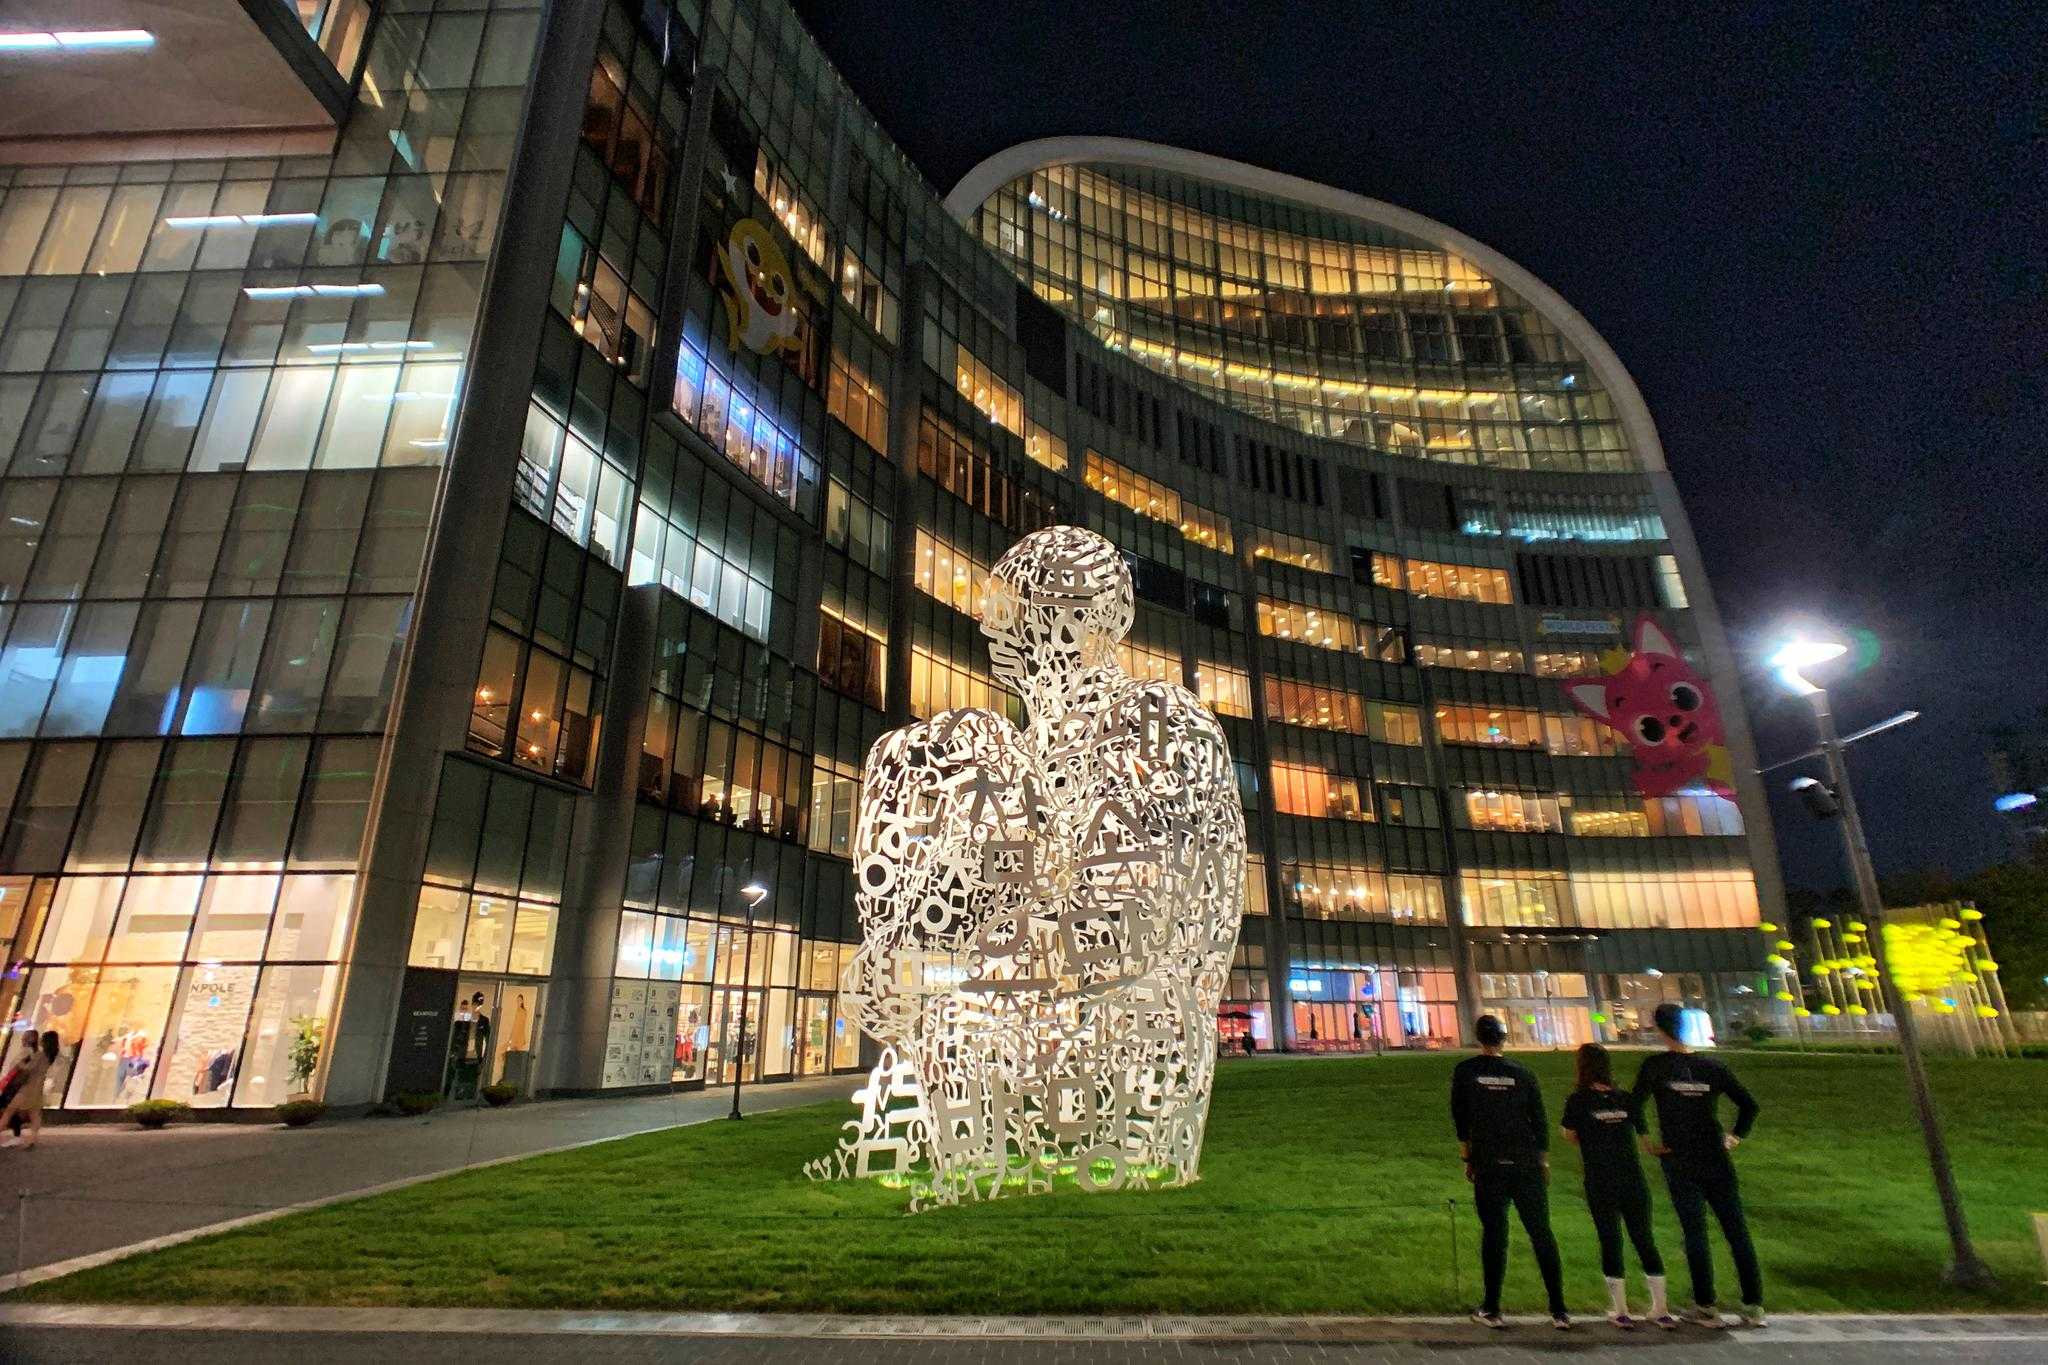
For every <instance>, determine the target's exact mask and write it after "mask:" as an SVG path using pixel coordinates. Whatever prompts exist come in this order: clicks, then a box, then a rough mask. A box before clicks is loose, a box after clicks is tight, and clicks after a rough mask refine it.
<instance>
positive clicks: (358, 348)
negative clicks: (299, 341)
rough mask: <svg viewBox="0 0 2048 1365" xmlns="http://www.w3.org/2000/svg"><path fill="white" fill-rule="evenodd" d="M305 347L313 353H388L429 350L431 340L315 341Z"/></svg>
mask: <svg viewBox="0 0 2048 1365" xmlns="http://www.w3.org/2000/svg"><path fill="white" fill-rule="evenodd" d="M306 349H307V350H308V351H311V352H312V353H313V354H314V355H389V354H391V353H393V352H398V351H431V350H433V349H434V343H433V342H431V341H316V342H314V343H312V344H311V345H309V346H307V347H306Z"/></svg>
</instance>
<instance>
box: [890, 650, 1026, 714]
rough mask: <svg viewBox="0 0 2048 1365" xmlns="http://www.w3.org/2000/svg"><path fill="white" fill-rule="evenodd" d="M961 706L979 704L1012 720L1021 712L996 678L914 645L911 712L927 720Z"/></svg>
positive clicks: (1019, 703) (1011, 694)
mask: <svg viewBox="0 0 2048 1365" xmlns="http://www.w3.org/2000/svg"><path fill="white" fill-rule="evenodd" d="M961 706H978V707H981V708H982V709H984V710H988V711H995V712H998V713H999V714H1002V715H1006V716H1008V717H1010V718H1011V719H1012V720H1015V719H1017V718H1018V717H1019V716H1020V715H1021V714H1022V712H1023V707H1022V703H1021V702H1019V701H1018V699H1017V697H1016V695H1015V694H1014V693H1011V692H1009V691H1007V690H1005V689H1004V688H1002V687H999V686H997V684H996V681H995V679H993V678H991V677H990V676H989V675H987V674H986V673H982V672H980V671H978V670H976V669H971V668H966V667H963V666H961V665H959V664H956V663H953V662H952V661H951V660H948V659H942V658H940V657H939V656H938V655H936V654H934V653H932V652H931V651H930V650H928V649H926V648H925V647H924V646H923V645H917V646H915V647H913V648H912V650H911V651H910V713H911V714H912V715H913V716H916V717H917V718H918V719H919V720H930V719H931V718H932V717H933V716H936V715H938V714H939V713H940V712H941V711H950V710H953V709H954V708H956V707H961Z"/></svg>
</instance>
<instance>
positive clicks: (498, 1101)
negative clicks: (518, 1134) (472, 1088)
mask: <svg viewBox="0 0 2048 1365" xmlns="http://www.w3.org/2000/svg"><path fill="white" fill-rule="evenodd" d="M477 1093H478V1094H480V1095H482V1096H483V1097H484V1103H486V1104H488V1105H490V1106H491V1108H493V1109H502V1108H504V1107H505V1106H506V1105H508V1104H510V1103H512V1101H514V1100H516V1099H518V1098H519V1087H518V1086H516V1085H507V1084H505V1083H504V1082H503V1081H499V1082H498V1083H497V1084H496V1085H487V1086H485V1087H484V1088H483V1089H482V1090H480V1091H478V1092H477Z"/></svg>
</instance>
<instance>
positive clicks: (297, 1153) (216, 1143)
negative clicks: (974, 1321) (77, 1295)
mask: <svg viewBox="0 0 2048 1365" xmlns="http://www.w3.org/2000/svg"><path fill="white" fill-rule="evenodd" d="M859 1084H860V1078H859V1077H854V1076H837V1077H827V1078H821V1079H818V1080H810V1081H795V1082H791V1083H788V1084H783V1085H761V1086H748V1087H747V1088H746V1089H745V1090H744V1091H743V1092H742V1100H741V1103H742V1107H743V1108H744V1109H745V1110H746V1111H747V1112H764V1111H767V1110H772V1109H787V1108H791V1107H793V1106H796V1105H802V1104H813V1103H816V1102H818V1101H820V1100H830V1099H844V1098H846V1097H847V1096H849V1095H851V1094H852V1093H853V1090H854V1088H855V1087H856V1086H857V1085H859ZM731 1106H732V1092H731V1091H729V1090H719V1091H697V1092H693V1093H690V1094H682V1095H652V1096H644V1097H635V1098H630V1099H592V1100H547V1101H541V1102H538V1103H533V1104H515V1105H510V1106H508V1107H506V1108H504V1109H489V1108H474V1109H472V1108H463V1109H451V1110H436V1111H435V1112H433V1113H431V1114H429V1115H427V1116H425V1117H424V1118H410V1119H408V1118H384V1119H347V1120H327V1121H322V1122H320V1123H316V1124H314V1125H313V1126H311V1127H310V1128H299V1129H287V1128H283V1127H281V1126H278V1125H275V1124H262V1125H246V1124H186V1125H181V1126H177V1127H172V1128H169V1129H166V1130H164V1131H162V1132H156V1133H148V1132H143V1131H142V1130H141V1129H138V1128H131V1127H126V1126H122V1127H112V1126H101V1125H98V1124H77V1125H65V1126H58V1125H54V1124H53V1125H47V1126H45V1127H44V1129H43V1136H42V1141H41V1142H40V1143H38V1144H37V1145H36V1147H35V1149H34V1150H32V1151H19V1150H15V1151H0V1220H4V1221H0V1268H4V1270H5V1271H7V1272H11V1273H8V1274H0V1291H4V1290H5V1289H8V1288H12V1287H14V1286H15V1285H16V1284H17V1283H19V1282H20V1281H19V1279H18V1278H17V1277H18V1276H20V1275H21V1274H22V1272H24V1271H27V1272H30V1278H34V1279H40V1278H46V1277H47V1275H48V1274H49V1272H50V1271H51V1270H53V1269H55V1268H56V1267H57V1266H58V1265H61V1264H65V1263H68V1262H71V1261H75V1260H77V1259H79V1258H81V1257H87V1256H91V1255H93V1254H95V1253H104V1252H108V1251H111V1250H113V1249H116V1248H122V1247H129V1246H135V1245H137V1244H141V1243H148V1242H151V1241H153V1240H156V1239H160V1238H164V1237H167V1236H174V1235H176V1234H180V1233H189V1232H190V1231H191V1230H193V1229H195V1228H204V1227H208V1226H211V1225H214V1224H218V1223H222V1222H225V1221H228V1220H232V1219H242V1218H248V1217H251V1216H261V1215H265V1214H269V1213H272V1212H275V1211H277V1210H280V1209H286V1208H294V1207H297V1206H301V1205H304V1204H308V1203H313V1202H318V1201H329V1202H331V1201H334V1200H336V1199H339V1198H346V1197H349V1196H352V1195H357V1194H361V1193H366V1192H370V1191H374V1190H376V1189H379V1188H383V1187H387V1186H391V1185H393V1184H399V1183H407V1182H410V1181H414V1180H419V1179H423V1178H429V1177H432V1176H435V1175H445V1174H447V1173H449V1172H452V1171H458V1170H462V1169H464V1168H466V1167H470V1166H476V1165H480V1164H484V1163H487V1162H494V1161H503V1160H508V1159H513V1158H517V1157H523V1156H535V1155H538V1154H539V1153H542V1152H548V1151H556V1150H559V1149H561V1148H564V1147H575V1146H580V1145H584V1144H587V1143H591V1142H602V1141H606V1140H608V1139H611V1138H619V1137H628V1136H631V1135H632V1134H635V1133H646V1132H653V1131H656V1130H658V1129H662V1128H672V1127H675V1126H677V1125H679V1124H685V1123H699V1122H703V1121H705V1120H708V1119H718V1118H722V1117H723V1116H724V1115H725V1114H726V1113H727V1112H728V1111H729V1110H730V1109H731ZM24 1193H26V1194H27V1195H28V1199H27V1200H26V1217H25V1218H24V1217H23V1216H22V1213H23V1209H24V1201H23V1199H22V1197H21V1196H22V1195H23V1194H24ZM39 1268H41V1269H40V1270H39ZM69 1268H78V1267H69Z"/></svg>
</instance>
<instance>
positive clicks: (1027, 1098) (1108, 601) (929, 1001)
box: [805, 526, 1244, 1211]
mask: <svg viewBox="0 0 2048 1365" xmlns="http://www.w3.org/2000/svg"><path fill="white" fill-rule="evenodd" d="M1132 615H1133V605H1132V593H1131V576H1130V571H1129V569H1128V568H1126V567H1125V565H1124V562H1123V559H1122V557H1121V556H1119V555H1118V553H1117V551H1116V548H1115V547H1114V546H1113V545H1111V544H1110V543H1109V542H1108V541H1107V540H1105V539H1103V538H1102V537H1101V536H1099V535H1096V534H1095V533H1094V532H1092V531H1085V530H1081V529H1079V528H1077V527H1072V526H1055V527H1052V528H1050V529H1048V530H1044V531H1039V532H1037V533H1035V534H1033V535H1030V536H1027V537H1025V538H1024V539H1023V540H1021V541H1019V542H1018V543H1017V544H1016V545H1015V546H1013V547H1012V548H1011V549H1010V551H1009V553H1008V554H1005V555H1004V556H1003V557H1002V558H1001V560H999V561H998V562H997V564H996V566H995V569H994V571H993V573H992V574H991V576H990V580H989V585H988V595H987V601H986V604H985V606H984V608H983V613H982V623H981V625H982V632H983V634H985V635H986V636H987V637H988V645H989V661H990V663H991V664H992V665H993V667H994V671H995V674H996V677H997V678H998V679H999V680H1000V681H1001V682H1002V683H1003V684H1004V685H1005V686H1007V687H1009V688H1012V689H1014V690H1015V691H1016V692H1018V693H1020V694H1021V695H1022V697H1023V701H1024V709H1025V711H1026V713H1027V717H1028V719H1027V723H1026V725H1025V727H1024V728H1023V729H1022V730H1019V729H1018V728H1017V727H1016V726H1014V725H1012V724H1011V723H1010V722H1009V721H1008V720H1007V719H1006V718H1004V717H1003V716H1002V715H999V714H997V713H996V712H993V711H986V710H980V709H976V708H962V709H959V710H953V711H947V712H944V713H942V714H940V715H937V716H934V717H933V718H932V719H930V720H928V721H920V722H918V723H917V724H914V725H908V726H905V727H904V728H903V729H900V730H895V731H892V732H890V733H889V734H886V735H884V736H882V738H881V739H880V740H878V741H877V742H876V744H875V747H874V749H873V750H872V751H871V752H870V753H869V754H868V761H867V769H866V771H865V772H864V773H863V775H862V786H861V803H860V822H859V826H858V828H857V830H856V832H855V836H854V843H855V851H854V872H855V877H856V880H857V885H856V892H855V902H856V905H857V907H858V909H859V913H860V922H861V934H862V939H863V942H862V944H861V948H860V951H859V953H858V954H857V955H856V957H855V958H854V961H853V964H852V966H851V967H850V968H849V969H848V972H847V976H846V981H845V983H844V989H845V991H846V993H847V994H846V995H845V996H842V999H846V998H848V997H851V999H852V1000H853V1001H854V1003H855V1005H856V1007H857V1009H858V1011H859V1017H860V1022H861V1027H862V1029H863V1030H864V1031H866V1032H867V1033H868V1034H869V1035H870V1036H871V1037H873V1038H874V1039H875V1040H876V1041H877V1042H879V1043H881V1044H882V1054H881V1061H880V1062H879V1063H878V1064H877V1065H876V1066H875V1069H874V1071H873V1072H872V1073H871V1074H870V1075H869V1078H868V1083H867V1085H866V1087H865V1088H864V1089H862V1090H861V1091H859V1092H857V1093H856V1094H855V1096H854V1101H855V1103H856V1104H858V1105H859V1106H860V1107H861V1111H860V1117H859V1118H858V1119H857V1120H854V1121H852V1122H849V1123H848V1124H847V1125H846V1129H847V1135H846V1136H845V1137H844V1138H842V1139H841V1140H840V1142H839V1145H838V1147H837V1148H836V1149H835V1150H834V1151H833V1152H832V1153H831V1154H830V1155H828V1156H826V1157H824V1158H822V1159H820V1160H817V1161H814V1162H811V1163H810V1164H809V1165H808V1166H807V1167H806V1168H805V1169H806V1173H807V1174H809V1175H810V1176H811V1177H813V1178H814V1179H830V1178H835V1177H840V1178H843V1177H847V1176H855V1177H861V1176H884V1175H886V1176H892V1177H894V1178H895V1179H897V1180H901V1181H903V1182H904V1183H907V1184H908V1185H909V1186H910V1189H911V1209H912V1211H916V1210H918V1209H921V1208H925V1207H928V1206H930V1205H933V1204H955V1203H959V1202H961V1201H963V1200H971V1199H992V1198H995V1197H997V1196H999V1195H1001V1194H1004V1193H1009V1192H1023V1193H1039V1192H1043V1191H1046V1190H1050V1189H1051V1188H1052V1186H1053V1182H1054V1180H1055V1178H1056V1177H1059V1176H1062V1175H1071V1176H1072V1177H1073V1178H1074V1179H1075V1180H1076V1181H1077V1183H1078V1184H1080V1186H1081V1187H1082V1188H1083V1189H1088V1190H1113V1189H1130V1188H1145V1187H1151V1186H1155V1185H1164V1184H1174V1185H1178V1184H1186V1183H1188V1182H1190V1181H1193V1180H1194V1179H1196V1178H1197V1174H1198V1168H1199V1165H1200V1161H1201V1154H1202V1132H1203V1128H1204V1126H1205V1124H1206V1123H1207V1120H1208V1113H1209V1089H1210V1085H1211V1083H1212V1081H1213V1080H1214V1078H1215V1070H1216V1048H1217V1041H1216V1010H1217V1006H1218V1004H1219V1003H1220V1002H1221V1000H1222V996H1223V986H1224V982H1225V979H1226V977H1227V975H1228V973H1229V970H1230V959H1231V953H1232V951H1233V950H1234V948H1235V947H1236V944H1237V929H1238V922H1239V920H1240V919H1241V918H1242V917H1243V914H1244V812H1243V809H1242V807H1240V805H1239V804H1238V792H1237V780H1236V775H1235V772H1234V770H1233V769H1232V767H1231V762H1230V749H1229V745H1228V743H1227V741H1226V739H1225V737H1224V734H1223V728H1222V727H1221V726H1220V725H1218V724H1217V722H1216V718H1215V717H1214V716H1212V715H1210V714H1209V712H1208V711H1207V710H1206V709H1205V708H1204V707H1203V706H1202V704H1201V702H1200V701H1199V700H1197V699H1196V698H1195V697H1194V696H1193V695H1192V694H1190V693H1189V692H1188V691H1187V689H1185V688H1183V687H1180V686H1177V685H1175V684H1173V683H1167V682H1154V681H1140V680H1138V679H1135V678H1132V677H1131V676H1130V675H1129V674H1127V673H1125V672H1124V671H1123V669H1122V668H1121V667H1120V666H1119V665H1118V663H1117V658H1116V647H1117V644H1118V642H1119V641H1121V640H1122V639H1123V637H1124V636H1125V634H1126V633H1128V632H1129V630H1130V628H1131V620H1132Z"/></svg>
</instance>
